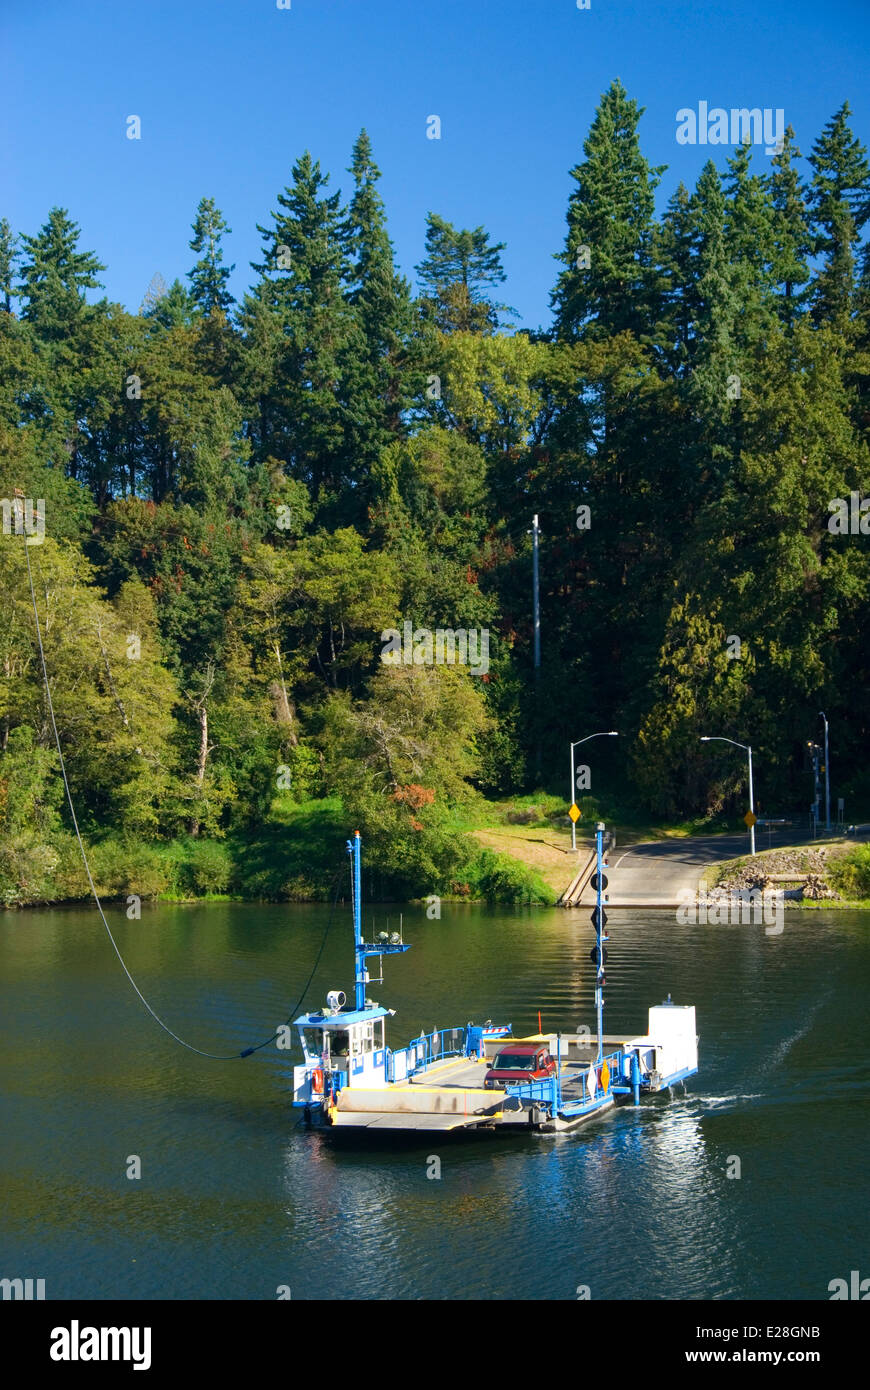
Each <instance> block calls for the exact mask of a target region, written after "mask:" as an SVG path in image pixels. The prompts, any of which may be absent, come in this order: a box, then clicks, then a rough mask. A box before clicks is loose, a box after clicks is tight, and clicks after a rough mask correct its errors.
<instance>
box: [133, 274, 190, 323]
mask: <svg viewBox="0 0 870 1390" xmlns="http://www.w3.org/2000/svg"><path fill="white" fill-rule="evenodd" d="M153 283H154V282H153V281H152V285H153ZM149 288H150V287H149ZM194 313H195V304H194V301H193V299H192V297H191V295H190V294H189V293H188V291H187V290H186V289H185V287H184V285H182V283H181V281H180V280H179V279H175V280H173V282H172V284H171V285H170V286H169V289H168V290H165V292H164V293H163V294H159V293H155V294H154V295H153V296H152V297H151V298H150V302H149V296H148V295H146V297H145V304H144V305H143V308H142V316H143V318H146V319H148V320H149V321H150V322H152V323H154V324H158V325H159V326H160V327H161V328H181V327H183V326H184V325H185V324H189V323H190V322H191V320H192V319H193V316H194Z"/></svg>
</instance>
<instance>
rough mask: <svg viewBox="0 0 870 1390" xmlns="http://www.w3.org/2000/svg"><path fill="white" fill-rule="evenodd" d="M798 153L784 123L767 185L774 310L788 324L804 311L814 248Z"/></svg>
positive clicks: (789, 127)
mask: <svg viewBox="0 0 870 1390" xmlns="http://www.w3.org/2000/svg"><path fill="white" fill-rule="evenodd" d="M800 157H801V152H800V150H799V149H798V148H797V146H796V145H795V143H794V130H793V129H792V127H791V126H790V125H789V126H786V130H785V135H784V137H783V142H782V149H781V150H780V151H779V152H778V153H777V154H775V155H774V156H773V159H772V160H771V172H770V174H769V175H768V179H767V186H768V189H769V191H770V197H771V201H772V203H773V259H772V262H771V276H772V278H773V282H774V284H775V286H776V287H777V301H776V309H777V313H778V315H779V318H780V321H781V322H782V323H784V324H785V325H786V326H787V327H791V325H792V324H794V323H795V322H796V321H797V319H798V318H799V317H800V315H801V314H802V313H803V311H804V305H805V302H806V292H805V290H804V286H805V285H807V284H808V283H809V280H810V268H809V265H808V263H807V262H808V257H809V255H810V253H811V251H812V248H813V240H812V236H811V234H810V226H809V218H808V216H807V205H806V190H805V188H804V186H803V182H802V180H801V177H800V174H799V173H798V171H797V169H795V167H794V164H793V163H792V161H793V160H794V159H800Z"/></svg>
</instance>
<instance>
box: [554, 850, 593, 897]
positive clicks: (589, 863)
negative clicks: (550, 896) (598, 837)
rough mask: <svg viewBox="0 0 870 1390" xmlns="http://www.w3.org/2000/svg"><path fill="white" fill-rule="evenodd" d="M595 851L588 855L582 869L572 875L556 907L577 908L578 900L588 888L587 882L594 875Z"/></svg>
mask: <svg viewBox="0 0 870 1390" xmlns="http://www.w3.org/2000/svg"><path fill="white" fill-rule="evenodd" d="M596 862H597V860H596V854H595V850H593V851H592V853H591V854H590V855H589V858H588V859H587V860H586V862H585V863H584V865H583V867H582V868H581V869H580V870H579V871H578V872H577V873H576V874H575V875H574V877H573V878H572V880H571V882H570V883H569V884H568V887H567V888H566V889H565V891H564V893H563V894H562V896H561V897H560V898H559V900H558V902H557V903H556V906H557V907H579V905H580V900H581V898H582V897H583V894H584V893H585V892H586V889H587V888H588V886H589V880H590V878H591V877H592V875H593V874H594V873H595V864H596Z"/></svg>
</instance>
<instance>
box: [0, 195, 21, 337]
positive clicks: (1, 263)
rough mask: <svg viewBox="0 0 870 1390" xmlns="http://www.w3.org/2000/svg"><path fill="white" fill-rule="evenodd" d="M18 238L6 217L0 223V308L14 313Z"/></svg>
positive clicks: (8, 312)
mask: <svg viewBox="0 0 870 1390" xmlns="http://www.w3.org/2000/svg"><path fill="white" fill-rule="evenodd" d="M17 243H18V238H17V237H16V236H14V235H13V232H12V228H11V227H10V225H9V223H8V221H7V220H6V218H5V217H4V218H3V220H2V221H0V308H2V309H3V310H4V311H5V312H6V313H7V314H11V313H12V299H13V296H14V295H15V290H14V289H13V282H14V280H15V265H16V262H17V260H18V257H19V251H18V244H17Z"/></svg>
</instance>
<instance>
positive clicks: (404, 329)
mask: <svg viewBox="0 0 870 1390" xmlns="http://www.w3.org/2000/svg"><path fill="white" fill-rule="evenodd" d="M350 173H351V174H352V175H353V180H354V194H353V197H352V199H351V202H350V206H349V208H348V213H347V219H346V233H347V244H348V249H349V252H350V254H351V256H352V257H353V268H352V270H351V283H350V288H349V290H348V293H347V298H348V301H349V303H350V304H351V305H352V306H353V311H354V313H353V320H354V327H355V332H354V334H353V338H352V341H351V343H350V344H349V348H348V351H347V353H346V355H345V358H344V377H345V384H344V391H345V394H346V396H347V400H348V443H347V447H348V454H349V457H351V458H352V459H354V460H355V463H356V474H357V478H358V480H360V481H362V480H364V479H365V480H367V479H368V478H369V477H370V474H371V469H372V467H373V465H374V463H375V460H376V459H377V457H378V455H379V453H380V451H381V449H382V448H383V447H384V446H385V445H386V444H387V443H389V441H390V440H391V439H392V438H395V436H396V435H397V434H400V433H401V432H402V424H401V420H402V413H403V411H404V410H405V408H406V406H407V404H408V400H409V375H410V371H409V369H410V351H409V350H410V346H411V335H412V332H413V308H412V304H411V294H410V286H409V285H408V282H407V280H405V279H404V278H403V277H402V276H400V275H397V273H396V269H395V264H394V259H393V246H392V243H391V241H390V238H389V235H388V233H387V226H386V215H385V212H384V205H383V202H382V200H381V197H380V194H379V193H378V190H377V181H378V179H379V178H380V170H379V169H378V167H377V165H376V164H375V163H374V160H373V159H372V151H371V142H370V140H369V137H368V135H367V133H366V131H364V130H363V131H362V132H361V133H360V135H359V137H358V139H357V141H356V144H355V145H354V148H353V158H352V162H351V166H350ZM348 519H350V518H349V517H348Z"/></svg>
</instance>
